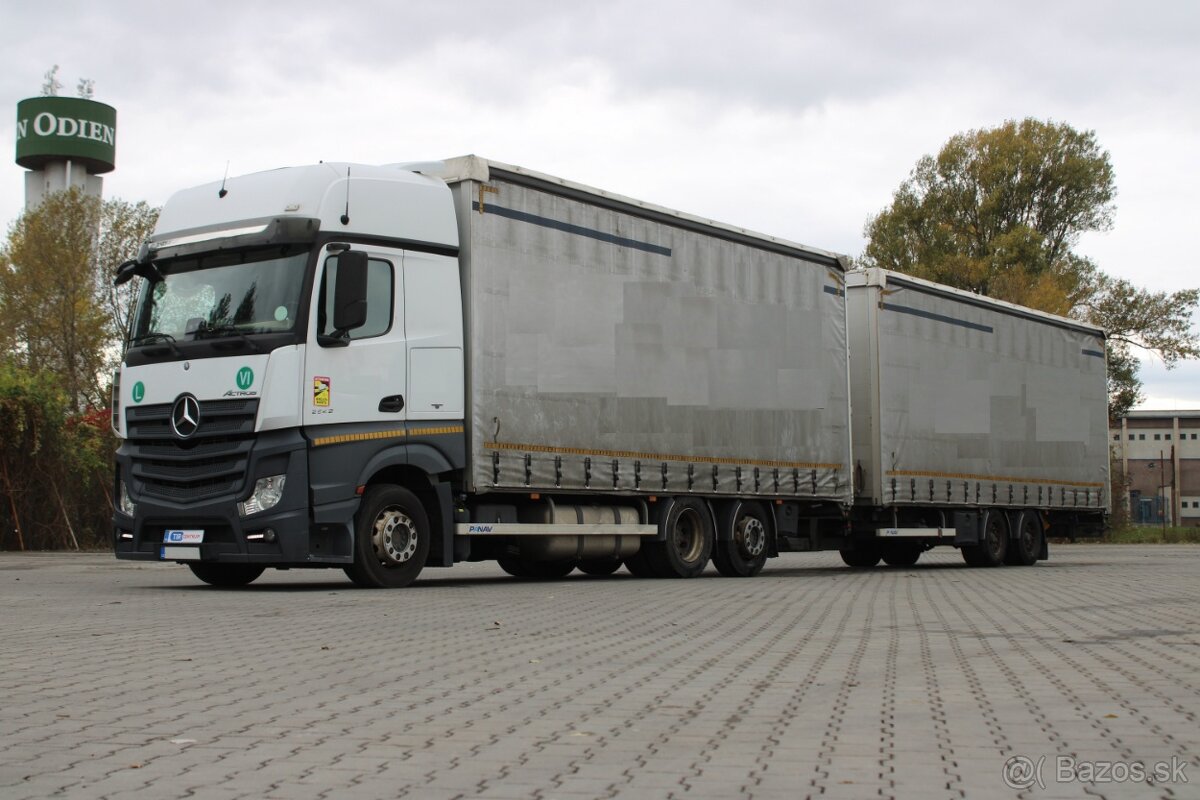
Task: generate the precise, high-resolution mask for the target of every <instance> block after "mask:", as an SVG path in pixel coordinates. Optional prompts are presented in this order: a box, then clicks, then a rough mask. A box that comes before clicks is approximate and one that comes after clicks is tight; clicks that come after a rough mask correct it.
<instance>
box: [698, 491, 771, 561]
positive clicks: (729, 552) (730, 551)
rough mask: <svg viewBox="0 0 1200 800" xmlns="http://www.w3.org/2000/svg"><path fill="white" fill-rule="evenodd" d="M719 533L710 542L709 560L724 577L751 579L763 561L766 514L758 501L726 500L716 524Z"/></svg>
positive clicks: (768, 523)
mask: <svg viewBox="0 0 1200 800" xmlns="http://www.w3.org/2000/svg"><path fill="white" fill-rule="evenodd" d="M718 524H719V525H720V526H721V535H720V536H719V537H717V541H716V542H714V543H713V551H712V562H713V566H714V567H716V568H717V572H719V573H721V574H722V575H724V576H725V577H726V578H751V577H753V576H755V575H757V574H758V573H760V572H762V568H763V566H765V565H766V563H767V536H768V535H769V531H770V527H769V525H770V517H769V516H768V514H767V510H766V509H765V508H763V506H762V504H761V503H741V502H733V503H729V504H727V505H726V506H725V508H724V509H723V510H722V513H721V518H720V521H719V523H718Z"/></svg>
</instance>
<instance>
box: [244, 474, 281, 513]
mask: <svg viewBox="0 0 1200 800" xmlns="http://www.w3.org/2000/svg"><path fill="white" fill-rule="evenodd" d="M285 481H286V476H284V475H271V476H270V477H267V478H259V479H258V480H256V481H255V482H254V491H253V492H251V494H250V497H248V498H247V499H246V500H245V501H244V502H241V503H238V513H239V514H241V515H242V516H243V517H246V516H249V515H250V514H258V513H260V512H262V511H267V510H269V509H272V508H274V507H275V506H276V505H278V503H279V501H280V499H281V498H282V497H283V484H284V482H285Z"/></svg>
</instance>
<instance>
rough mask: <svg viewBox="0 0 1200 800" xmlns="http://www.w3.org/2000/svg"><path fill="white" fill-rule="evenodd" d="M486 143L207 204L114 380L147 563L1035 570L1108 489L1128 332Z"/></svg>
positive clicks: (152, 293) (154, 293) (329, 169)
mask: <svg viewBox="0 0 1200 800" xmlns="http://www.w3.org/2000/svg"><path fill="white" fill-rule="evenodd" d="M848 267H849V262H848V260H847V259H846V258H844V257H840V256H838V255H836V254H834V253H831V252H827V251H823V250H819V249H816V248H812V247H806V246H802V245H798V244H795V243H792V242H788V241H784V240H781V239H777V238H774V237H771V236H765V235H762V234H758V233H753V232H750V231H747V230H743V229H741V228H737V227H733V226H730V225H725V224H721V223H717V222H713V221H710V220H706V219H701V218H698V217H695V216H692V215H688V214H684V213H681V212H678V211H673V210H670V209H667V208H662V207H658V206H655V205H651V204H648V203H644V202H639V201H636V200H632V199H629V198H625V197H621V196H618V195H614V194H611V193H609V192H605V191H601V190H598V189H594V188H590V187H588V186H584V185H581V184H577V183H573V182H570V181H566V180H562V179H559V178H554V177H551V176H548V175H543V174H539V173H535V172H532V171H530V170H527V169H523V168H521V167H516V166H512V165H507V164H501V163H497V162H494V161H488V160H485V159H482V158H479V157H475V156H466V157H461V158H454V159H450V160H447V161H444V162H433V163H421V164H402V165H393V166H364V165H351V164H341V163H336V164H335V163H323V164H317V165H313V166H304V167H294V168H286V169H279V170H275V171H270V172H262V173H257V174H253V175H247V176H244V177H239V178H233V179H230V180H228V181H225V182H222V183H220V184H211V185H206V186H200V187H197V188H194V189H188V190H185V191H182V192H179V193H177V194H175V195H174V196H172V197H171V198H170V199H169V200H168V202H167V203H166V205H165V206H164V208H163V210H162V213H161V215H160V217H159V220H158V224H157V227H156V229H155V232H154V234H153V236H152V237H151V238H150V240H149V241H148V242H147V243H146V244H145V246H144V247H143V248H142V250H141V252H140V254H139V256H138V258H136V259H135V260H132V261H130V262H128V263H126V264H124V265H122V266H121V267H120V268H119V270H118V272H117V276H116V280H117V281H118V282H124V281H127V280H132V279H134V278H137V279H139V284H140V286H139V300H138V303H137V308H136V312H135V315H134V320H133V324H132V326H131V332H130V336H129V339H128V341H127V343H126V349H125V354H124V362H123V364H122V366H121V369H120V371H119V372H118V374H117V375H116V376H115V379H114V385H113V407H112V414H113V426H114V429H115V430H116V432H117V434H118V436H119V437H120V440H121V444H120V448H119V450H118V451H117V458H116V462H117V465H116V487H115V488H116V493H115V496H116V497H117V498H118V501H117V504H116V505H117V508H116V511H115V515H114V532H113V537H114V540H113V544H114V548H115V551H116V555H117V557H118V558H122V559H140V560H149V561H166V562H178V563H182V564H186V565H187V566H188V567H190V568H191V570H192V572H193V573H195V575H196V576H197V577H198V578H200V579H201V580H203V581H206V582H208V583H211V584H215V585H220V586H237V585H243V584H246V583H249V582H250V581H253V580H254V579H255V578H257V577H258V576H259V575H260V574H261V573H262V572H263V570H264V569H266V568H280V569H290V568H301V567H336V568H343V569H345V571H346V573H347V574H348V575H349V576H350V578H351V579H352V580H353V581H354V582H355V583H357V584H359V585H362V586H368V587H399V586H404V585H407V584H409V583H411V582H412V581H413V580H414V579H415V578H416V577H417V575H418V573H420V572H421V570H422V569H423V568H424V567H448V566H451V565H453V564H454V563H456V562H458V561H464V560H470V561H479V560H494V561H497V562H499V564H500V566H501V567H502V568H503V569H504V570H506V571H507V572H509V573H511V574H513V575H516V576H520V577H526V578H539V577H542V578H546V577H561V576H564V575H566V574H568V573H569V572H571V571H572V570H575V569H579V570H581V571H583V572H585V573H589V574H608V573H612V572H615V571H616V570H617V569H619V568H621V567H622V565H623V566H624V567H625V568H626V569H628V570H629V571H630V572H632V573H633V574H635V575H638V576H654V577H677V578H687V577H693V576H696V575H698V574H700V573H701V572H703V571H704V570H705V568H706V567H707V566H708V564H709V563H710V562H711V563H712V564H713V565H714V566H715V568H716V570H717V571H718V572H719V573H720V574H721V575H726V576H739V577H749V576H752V575H755V574H756V573H758V572H759V571H760V570H762V569H763V566H764V564H765V563H766V561H767V559H768V558H770V557H772V556H775V555H777V554H778V553H779V552H781V551H789V550H792V551H794V550H821V549H838V550H840V551H841V552H842V556H843V558H844V559H845V560H846V563H848V564H851V565H853V566H859V567H867V566H873V565H875V564H877V563H879V562H880V561H881V560H882V561H885V562H887V563H889V564H912V563H913V562H915V561H916V560H917V558H918V557H919V556H920V554H921V553H922V552H923V551H924V550H926V549H928V548H930V547H933V546H935V545H939V544H942V545H950V546H954V547H958V548H960V549H961V550H962V552H963V554H964V557H965V558H966V560H967V561H968V563H970V564H976V565H980V566H995V565H1000V564H1004V563H1010V564H1032V563H1034V562H1035V561H1037V560H1038V559H1040V558H1044V557H1045V556H1046V544H1045V542H1046V538H1047V536H1048V535H1071V536H1075V535H1087V534H1088V533H1091V532H1095V531H1097V530H1099V529H1100V527H1101V526H1102V525H1103V522H1104V516H1105V512H1106V509H1107V507H1108V503H1109V498H1108V493H1107V488H1108V487H1107V480H1108V478H1107V470H1108V466H1107V465H1108V451H1107V413H1106V411H1107V409H1106V397H1105V361H1104V335H1103V332H1102V331H1100V330H1098V329H1095V328H1092V327H1089V326H1086V325H1081V324H1080V323H1078V322H1074V321H1071V320H1066V319H1063V318H1059V317H1052V316H1050V315H1046V314H1041V313H1039V312H1036V311H1031V310H1028V309H1021V308H1019V307H1016V306H1011V305H1008V304H1004V303H999V302H996V301H992V300H988V299H986V298H982V297H977V296H974V295H970V294H968V293H965V292H959V291H956V290H953V289H948V288H946V287H940V286H937V285H936V284H930V283H927V282H924V281H920V280H917V279H913V278H909V277H906V276H901V275H896V274H893V273H887V272H884V271H881V270H868V271H851V272H848Z"/></svg>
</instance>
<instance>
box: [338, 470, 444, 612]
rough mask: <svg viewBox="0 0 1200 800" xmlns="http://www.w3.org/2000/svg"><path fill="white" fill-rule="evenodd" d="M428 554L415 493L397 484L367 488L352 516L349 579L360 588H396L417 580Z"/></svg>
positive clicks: (424, 522) (426, 520)
mask: <svg viewBox="0 0 1200 800" xmlns="http://www.w3.org/2000/svg"><path fill="white" fill-rule="evenodd" d="M428 555H429V518H428V516H426V514H425V507H424V506H422V505H421V501H420V500H419V499H417V496H416V495H415V494H413V493H412V492H410V491H409V490H408V489H405V488H403V487H401V486H392V485H390V484H378V485H376V486H371V487H369V488H368V489H367V491H366V494H364V495H363V499H362V504H361V505H359V507H358V513H357V514H355V516H354V565H353V566H350V567H346V574H347V575H348V576H350V580H352V581H354V583H355V584H357V585H358V586H361V587H363V588H364V589H399V588H401V587H403V586H408V585H409V584H410V583H412V582H413V581H415V580H416V579H417V575H419V574H420V573H421V569H422V568H423V567H424V566H425V558H426V556H428Z"/></svg>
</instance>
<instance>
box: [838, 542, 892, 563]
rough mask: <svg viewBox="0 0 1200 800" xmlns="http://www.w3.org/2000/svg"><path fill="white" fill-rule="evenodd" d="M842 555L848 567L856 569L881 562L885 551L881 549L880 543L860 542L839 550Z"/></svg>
mask: <svg viewBox="0 0 1200 800" xmlns="http://www.w3.org/2000/svg"><path fill="white" fill-rule="evenodd" d="M838 553H839V554H840V555H841V557H842V561H844V562H845V563H846V566H848V567H855V568H856V569H865V568H867V567H873V566H875V565H876V564H878V563H879V559H880V558H882V557H883V553H882V552H880V550H879V545H877V544H875V543H874V542H858V543H857V544H856V545H855V546H854V547H843V548H842V549H840V550H838Z"/></svg>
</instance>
